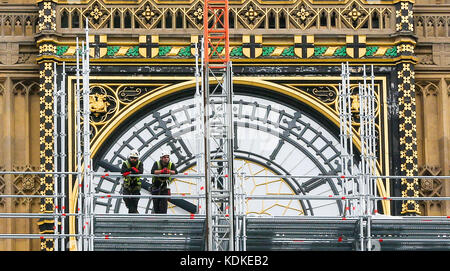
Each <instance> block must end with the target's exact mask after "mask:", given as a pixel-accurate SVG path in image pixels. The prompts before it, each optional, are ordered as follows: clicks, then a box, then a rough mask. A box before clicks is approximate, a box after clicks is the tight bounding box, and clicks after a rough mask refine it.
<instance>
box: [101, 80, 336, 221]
mask: <svg viewBox="0 0 450 271" xmlns="http://www.w3.org/2000/svg"><path fill="white" fill-rule="evenodd" d="M235 93H236V95H235V97H234V104H233V113H234V127H233V129H234V137H235V138H234V140H235V141H234V143H235V145H234V146H235V150H234V152H235V161H236V162H235V173H237V175H236V176H237V177H236V183H237V189H241V191H243V192H244V193H245V194H247V196H252V195H322V196H328V195H338V194H340V193H341V190H342V187H341V185H340V182H339V181H338V180H336V179H331V178H321V177H320V175H338V174H340V166H339V161H340V160H339V159H340V156H339V154H340V146H339V145H340V143H339V135H338V134H337V133H336V127H334V128H333V129H331V128H330V127H331V124H330V123H328V122H327V121H326V120H324V119H321V118H320V116H319V115H318V114H317V115H314V114H313V113H311V112H312V111H311V110H310V109H306V107H305V106H304V105H302V104H301V103H299V102H296V101H294V102H293V103H291V102H292V101H291V102H288V98H286V97H283V96H281V95H280V96H278V95H276V96H274V94H273V93H271V94H270V95H268V94H267V91H264V90H262V89H261V90H260V91H259V92H258V93H257V94H256V93H255V92H252V91H246V89H245V88H244V87H240V88H239V87H235ZM265 93H266V94H265ZM194 104H195V103H194V99H193V95H190V96H186V95H184V96H182V95H180V96H179V97H178V99H173V100H172V101H171V102H167V103H164V104H158V106H155V105H150V106H148V107H147V108H145V109H143V110H141V111H139V112H138V113H136V114H135V116H134V117H133V118H132V119H131V120H128V121H127V122H126V125H123V126H122V127H121V128H120V129H118V131H117V132H115V133H112V134H111V136H110V138H108V140H106V141H105V142H106V143H104V144H107V145H105V146H103V147H102V148H101V149H100V151H99V152H98V153H97V154H96V157H95V158H94V166H95V167H96V168H95V169H96V170H97V171H114V170H119V168H120V167H121V163H122V161H124V160H125V159H126V158H127V155H128V153H129V151H130V150H132V149H138V150H139V151H140V153H141V160H142V161H143V162H144V170H145V171H146V172H149V171H150V169H151V167H152V165H153V163H154V161H156V160H159V157H160V153H161V150H162V149H164V150H168V151H170V152H171V160H172V162H174V163H175V164H176V165H177V168H178V170H179V171H180V172H186V173H194V172H195V173H198V172H197V166H196V161H197V160H196V159H197V158H196V155H197V154H198V146H199V145H198V144H202V143H203V142H202V140H201V138H199V136H198V130H196V128H195V127H196V124H197V121H199V120H200V119H199V118H198V117H197V116H196V114H195V112H196V111H195V106H194ZM275 175H292V176H318V177H315V178H297V177H295V178H287V177H278V176H275ZM187 176H189V174H188V175H187ZM259 176H265V177H259ZM270 176H274V177H270ZM148 182H150V180H148ZM121 183H122V180H121V178H110V177H106V178H100V177H98V178H96V179H95V180H94V184H95V186H96V190H97V191H98V192H101V193H108V194H112V193H120V192H121V189H122V188H121ZM148 186H149V185H148V183H145V182H144V185H143V190H142V191H141V193H142V194H146V193H147V194H148V193H149V192H148V190H147V189H148ZM171 190H172V194H173V195H174V194H186V195H197V194H200V195H202V194H204V180H202V179H194V178H188V177H187V178H180V179H177V180H175V181H174V182H173V183H172V184H171ZM202 206H204V203H203V202H202V200H196V199H195V200H194V199H187V200H173V201H172V202H171V204H169V207H170V208H169V213H189V212H200V213H202V211H204V210H203V209H202ZM151 208H152V204H151V200H149V199H147V198H143V199H141V200H140V201H139V212H140V213H150V212H151ZM240 208H242V210H243V211H244V212H246V213H247V214H248V215H260V216H264V215H271V216H272V215H316V216H329V215H331V216H333V215H341V214H342V211H343V207H342V205H341V203H340V201H335V200H309V199H308V200H280V199H265V200H259V199H258V200H256V199H255V200H252V199H247V200H245V202H244V203H243V206H241V207H240ZM95 212H98V213H103V212H107V213H125V212H127V210H126V207H125V206H124V204H123V202H122V200H121V199H120V198H103V199H102V198H99V199H96V201H95Z"/></svg>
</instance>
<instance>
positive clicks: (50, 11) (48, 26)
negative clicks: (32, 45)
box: [39, 1, 56, 31]
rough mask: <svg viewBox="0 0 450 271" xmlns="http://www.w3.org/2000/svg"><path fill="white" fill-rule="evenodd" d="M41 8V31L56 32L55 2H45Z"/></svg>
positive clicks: (40, 4) (41, 4)
mask: <svg viewBox="0 0 450 271" xmlns="http://www.w3.org/2000/svg"><path fill="white" fill-rule="evenodd" d="M39 6H40V9H39V31H44V30H53V31H56V9H55V6H56V4H55V3H54V2H53V1H43V2H41V3H39Z"/></svg>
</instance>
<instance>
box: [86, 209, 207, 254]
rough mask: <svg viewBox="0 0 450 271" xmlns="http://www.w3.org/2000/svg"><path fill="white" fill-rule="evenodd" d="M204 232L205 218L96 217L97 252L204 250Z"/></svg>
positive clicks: (163, 216) (95, 248)
mask: <svg viewBox="0 0 450 271" xmlns="http://www.w3.org/2000/svg"><path fill="white" fill-rule="evenodd" d="M204 231H205V216H196V217H193V216H190V215H188V216H167V215H148V216H147V215H113V216H110V215H108V216H96V217H95V219H94V236H95V237H94V250H96V251H102V250H103V251H104V250H110V251H112V250H114V251H121V250H122V251H124V250H133V251H137V250H178V251H180V250H182V251H190V250H204V246H205V242H204Z"/></svg>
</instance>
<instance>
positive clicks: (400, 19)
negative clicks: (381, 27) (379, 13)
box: [395, 1, 414, 32]
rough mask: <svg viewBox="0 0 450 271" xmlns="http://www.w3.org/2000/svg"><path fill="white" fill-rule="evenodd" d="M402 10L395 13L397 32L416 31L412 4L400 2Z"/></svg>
mask: <svg viewBox="0 0 450 271" xmlns="http://www.w3.org/2000/svg"><path fill="white" fill-rule="evenodd" d="M399 5H400V8H399V9H397V10H396V11H395V17H396V24H395V29H396V30H397V31H411V32H412V31H414V23H413V20H414V18H413V10H412V3H410V2H408V1H405V2H399Z"/></svg>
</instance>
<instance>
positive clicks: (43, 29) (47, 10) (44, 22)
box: [38, 0, 56, 251]
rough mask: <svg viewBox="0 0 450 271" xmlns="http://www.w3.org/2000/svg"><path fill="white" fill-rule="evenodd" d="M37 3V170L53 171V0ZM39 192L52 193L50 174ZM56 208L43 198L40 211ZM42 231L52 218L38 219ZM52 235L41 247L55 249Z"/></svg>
mask: <svg viewBox="0 0 450 271" xmlns="http://www.w3.org/2000/svg"><path fill="white" fill-rule="evenodd" d="M38 6H39V32H40V33H39V35H38V37H39V39H41V40H44V41H43V42H40V43H38V44H39V60H38V64H39V66H40V73H39V83H40V93H39V97H40V136H39V139H40V171H54V164H53V142H54V138H53V133H54V129H53V128H54V123H53V101H54V100H53V87H54V86H53V78H54V72H53V61H54V60H53V56H54V55H55V54H56V45H55V42H54V40H53V34H54V33H55V31H56V2H54V1H53V0H40V1H38ZM40 193H41V195H54V194H55V191H54V181H53V175H50V174H48V175H44V177H41V179H40ZM54 209H55V205H54V199H53V198H42V199H41V206H40V212H41V213H53V212H54ZM38 224H39V230H40V233H41V234H52V233H54V220H53V219H40V221H39V222H38ZM54 241H55V240H54V239H46V238H44V239H41V250H45V251H51V250H54Z"/></svg>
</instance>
